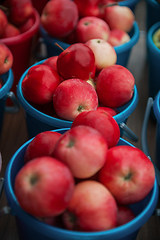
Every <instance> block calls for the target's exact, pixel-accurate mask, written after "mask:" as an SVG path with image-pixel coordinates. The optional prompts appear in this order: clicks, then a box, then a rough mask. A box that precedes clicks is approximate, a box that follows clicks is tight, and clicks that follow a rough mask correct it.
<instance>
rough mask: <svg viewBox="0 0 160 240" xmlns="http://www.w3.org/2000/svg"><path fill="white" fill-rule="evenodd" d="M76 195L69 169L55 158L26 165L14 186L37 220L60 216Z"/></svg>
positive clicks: (17, 195) (37, 159) (41, 158)
mask: <svg viewBox="0 0 160 240" xmlns="http://www.w3.org/2000/svg"><path fill="white" fill-rule="evenodd" d="M73 191H74V178H73V176H72V174H71V172H70V170H69V168H68V167H67V166H66V165H65V164H63V163H62V162H60V161H58V160H57V159H55V158H52V157H48V156H45V157H39V158H35V159H34V160H32V161H30V162H28V163H27V164H25V165H24V166H23V167H22V168H21V169H20V170H19V172H18V173H17V175H16V177H15V182H14V192H15V195H16V198H17V200H18V202H19V204H20V206H21V207H22V209H23V210H25V211H26V212H27V213H29V214H32V215H33V216H36V217H53V216H57V215H59V214H61V213H62V212H63V211H64V210H65V209H66V207H67V206H68V204H69V201H70V199H71V197H72V194H73Z"/></svg>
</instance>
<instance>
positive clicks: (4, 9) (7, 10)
mask: <svg viewBox="0 0 160 240" xmlns="http://www.w3.org/2000/svg"><path fill="white" fill-rule="evenodd" d="M0 9H1V10H3V12H5V13H6V15H8V14H9V9H8V8H7V7H5V6H3V5H0Z"/></svg>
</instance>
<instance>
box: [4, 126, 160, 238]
mask: <svg viewBox="0 0 160 240" xmlns="http://www.w3.org/2000/svg"><path fill="white" fill-rule="evenodd" d="M66 130H68V129H59V130H57V131H58V132H60V133H64V132H65V131H66ZM30 141H31V140H29V141H27V142H26V143H24V144H23V145H22V146H21V147H20V148H19V149H18V150H17V151H16V152H15V154H14V155H13V156H12V158H11V159H10V161H9V163H8V165H7V168H6V172H5V178H4V190H5V194H6V197H7V201H8V205H9V207H10V208H11V214H12V215H14V216H15V218H16V222H17V228H18V232H19V239H20V240H35V239H38V240H60V239H63V240H75V239H77V240H81V239H84V240H135V239H136V237H137V234H138V232H139V230H140V228H141V227H142V226H143V224H145V223H146V222H147V221H148V219H149V218H150V217H151V216H152V214H153V212H154V210H155V208H156V205H157V202H158V185H157V181H156V180H155V183H154V187H153V189H152V190H151V192H150V193H149V194H148V196H147V197H146V198H145V199H143V200H142V201H140V202H139V203H136V204H132V205H130V207H131V209H132V210H133V211H134V213H135V215H136V217H135V219H133V220H132V221H130V222H128V223H127V224H124V225H122V226H120V227H117V228H114V229H111V230H107V231H100V232H87V233H85V232H77V231H69V230H65V229H61V228H57V227H53V226H50V225H47V224H45V223H43V222H41V221H39V220H37V219H36V218H34V217H32V216H31V215H29V214H27V213H26V212H25V211H23V210H22V208H21V207H20V206H19V204H18V201H17V199H16V196H15V194H14V190H13V185H14V180H15V176H16V174H17V172H18V171H19V170H20V168H21V167H22V166H23V157H24V153H25V150H26V148H27V146H28V144H29V143H30ZM118 145H130V146H133V145H131V144H130V143H129V142H127V141H125V140H123V139H122V138H121V139H120V141H119V143H118Z"/></svg>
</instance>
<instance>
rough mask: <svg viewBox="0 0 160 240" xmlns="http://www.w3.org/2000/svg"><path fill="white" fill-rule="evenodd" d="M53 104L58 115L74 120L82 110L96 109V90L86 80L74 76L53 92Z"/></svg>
mask: <svg viewBox="0 0 160 240" xmlns="http://www.w3.org/2000/svg"><path fill="white" fill-rule="evenodd" d="M53 106H54V109H55V112H56V113H57V115H58V116H59V117H60V118H62V119H66V120H69V121H73V120H74V119H75V118H76V117H77V116H78V115H79V114H80V113H81V112H84V111H90V110H96V109H97V106H98V97H97V93H96V90H95V89H94V88H93V87H92V86H91V85H90V84H89V83H87V82H86V81H84V80H81V79H77V78H73V79H68V80H65V81H63V82H61V83H60V84H59V85H58V87H57V88H56V90H55V92H54V94H53Z"/></svg>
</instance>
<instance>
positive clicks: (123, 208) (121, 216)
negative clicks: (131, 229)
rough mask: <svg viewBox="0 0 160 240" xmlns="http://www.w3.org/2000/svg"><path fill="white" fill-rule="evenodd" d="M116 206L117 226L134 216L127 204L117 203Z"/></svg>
mask: <svg viewBox="0 0 160 240" xmlns="http://www.w3.org/2000/svg"><path fill="white" fill-rule="evenodd" d="M117 206H118V215H117V227H118V226H122V225H124V224H126V223H128V222H130V221H131V220H133V219H134V218H135V217H136V216H135V214H134V212H133V211H132V209H131V208H130V207H129V206H127V205H119V204H118V205H117Z"/></svg>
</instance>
